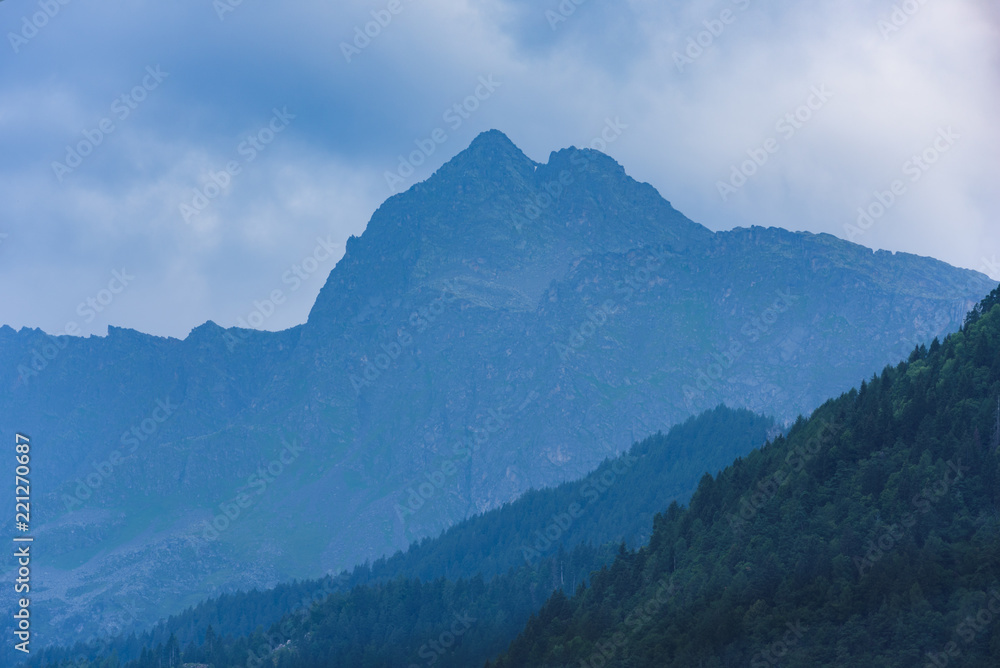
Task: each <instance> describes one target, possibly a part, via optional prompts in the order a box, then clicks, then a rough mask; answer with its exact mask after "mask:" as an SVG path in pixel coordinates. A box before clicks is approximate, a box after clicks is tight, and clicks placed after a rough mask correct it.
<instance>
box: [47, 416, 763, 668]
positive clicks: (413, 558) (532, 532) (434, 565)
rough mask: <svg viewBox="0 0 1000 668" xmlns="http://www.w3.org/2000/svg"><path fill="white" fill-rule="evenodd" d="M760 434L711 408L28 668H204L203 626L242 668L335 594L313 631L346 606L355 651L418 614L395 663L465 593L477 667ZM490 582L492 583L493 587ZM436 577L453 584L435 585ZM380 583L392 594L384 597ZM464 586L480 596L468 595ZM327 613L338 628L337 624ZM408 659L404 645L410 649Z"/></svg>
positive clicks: (759, 423)
mask: <svg viewBox="0 0 1000 668" xmlns="http://www.w3.org/2000/svg"><path fill="white" fill-rule="evenodd" d="M774 433H776V426H775V424H774V421H773V420H771V419H770V418H765V417H761V416H758V415H754V414H753V413H751V412H749V411H746V410H731V409H729V408H726V407H723V406H719V407H717V408H715V409H714V410H711V411H708V412H706V413H704V414H702V415H700V416H698V417H696V418H691V419H689V420H687V421H685V422H684V423H683V424H680V425H677V426H675V427H674V428H672V429H671V430H670V431H669V432H668V433H667V434H666V435H663V434H657V435H654V436H651V437H649V438H646V439H644V440H643V441H641V442H639V443H636V444H635V445H634V446H633V447H632V448H631V449H630V450H629V451H628V452H626V453H624V454H623V455H622V456H620V457H617V458H614V459H611V460H608V461H606V462H605V463H604V464H602V465H601V466H600V467H598V469H597V470H595V471H594V472H593V473H591V474H590V475H588V476H587V477H586V478H583V479H582V480H578V481H574V482H570V483H565V484H563V485H560V486H559V487H557V488H555V489H544V490H535V491H531V492H528V493H527V494H525V495H524V496H523V497H522V498H520V499H518V500H517V501H514V502H513V503H510V504H506V505H504V506H503V507H501V508H498V509H496V510H493V511H490V512H487V513H485V514H483V515H478V516H476V517H473V518H470V519H469V520H466V521H463V522H461V523H459V524H457V525H456V526H454V527H452V528H451V529H449V530H447V531H445V532H443V533H442V535H441V536H439V537H437V538H435V539H424V540H422V541H420V542H419V543H415V544H414V545H412V546H411V547H410V549H409V550H407V551H406V552H405V553H402V552H400V553H397V554H396V555H394V556H392V557H390V558H387V559H379V560H377V561H375V562H374V563H372V564H364V565H361V566H358V567H356V568H355V569H353V571H352V572H350V573H347V572H344V573H341V574H339V575H337V576H331V577H326V578H322V579H319V580H310V581H304V582H293V583H289V584H285V585H281V586H278V587H275V588H274V589H270V590H266V591H251V592H246V593H238V594H228V595H224V596H221V597H218V598H215V599H211V600H208V601H206V602H204V603H202V604H200V605H198V606H196V607H195V608H192V609H189V610H187V611H185V612H184V613H182V614H179V615H176V616H174V617H171V618H170V619H168V620H166V621H165V622H163V623H161V624H159V625H157V627H156V628H155V629H153V630H152V631H151V632H150V633H146V634H143V635H142V636H139V637H136V636H131V637H128V638H114V639H111V640H110V641H103V642H96V643H91V644H89V645H77V646H75V647H72V648H50V649H47V650H45V651H43V652H42V653H40V654H39V655H38V656H37V657H35V659H33V660H32V661H31V662H30V663H29V665H31V666H42V665H59V663H60V662H61V661H66V660H69V659H71V658H76V657H87V658H95V657H98V656H103V657H105V658H108V657H110V656H112V655H114V657H115V658H114V659H113V660H112V663H111V664H109V665H116V664H115V663H114V661H117V660H118V658H121V659H122V660H129V659H133V658H137V657H140V653H141V651H142V649H143V647H147V648H148V649H150V650H152V651H153V653H154V656H155V657H156V660H160V659H161V658H163V657H166V658H167V660H168V662H167V663H165V664H163V665H170V663H169V657H170V656H172V655H173V656H175V657H180V656H181V654H177V653H176V652H173V650H172V649H171V648H174V647H176V648H186V651H184V652H183V653H182V654H183V658H184V660H186V661H191V662H196V661H206V659H205V656H208V655H206V654H205V652H206V650H205V649H203V648H202V647H201V645H202V644H203V642H204V640H205V637H206V634H209V631H208V629H209V627H211V628H212V631H211V633H210V634H209V637H215V638H216V640H215V641H214V643H213V645H215V646H216V648H215V650H213V652H214V653H211V656H212V657H214V659H213V662H217V665H218V666H223V665H230V663H228V662H230V661H234V662H235V663H234V664H232V665H243V662H242V661H243V660H245V658H246V657H245V654H246V651H247V648H248V647H256V648H258V649H259V647H260V643H261V641H260V638H261V637H262V636H261V635H260V634H259V633H258V635H255V636H253V637H250V638H247V637H246V636H249V635H251V634H252V633H253V632H254V631H255V630H258V629H259V630H261V631H263V630H264V629H268V628H269V627H271V626H272V625H274V624H275V623H276V622H279V620H281V619H282V616H284V615H288V618H287V619H291V620H295V624H296V628H298V627H299V625H301V624H302V623H304V621H303V620H301V619H300V617H301V616H302V615H303V614H304V613H305V612H307V611H308V610H309V609H310V606H311V605H312V604H313V603H315V602H318V601H322V600H324V599H326V598H327V597H328V596H330V595H331V594H336V595H335V596H334V597H333V598H332V599H331V602H330V603H329V604H327V605H325V606H324V610H327V612H321V613H318V614H320V616H321V617H320V618H321V619H324V618H325V617H324V615H328V614H332V613H330V612H329V611H330V610H340V608H341V607H342V606H345V605H346V606H353V609H355V610H356V611H357V613H356V614H357V616H352V615H347V617H349V618H350V620H351V623H352V624H356V625H358V628H366V629H368V631H367V633H370V634H373V635H371V636H368V637H369V638H374V637H378V634H379V633H381V632H382V631H383V630H384V629H382V628H381V624H382V623H381V622H379V621H378V620H373V619H368V620H367V621H364V623H362V622H363V620H364V619H366V616H367V615H369V614H372V611H374V610H395V611H396V612H397V613H398V612H400V610H403V609H405V610H410V609H411V606H412V605H417V606H418V607H419V608H420V609H421V610H423V612H422V613H420V615H419V619H417V618H413V619H406V618H405V615H404V616H403V618H399V617H394V618H393V619H392V624H393V626H394V628H397V629H406V628H410V629H412V631H411V632H412V634H413V638H411V639H410V640H403V639H401V638H397V639H396V641H395V642H394V645H395V646H396V647H395V648H394V649H393V650H392V651H393V652H400V651H403V650H402V649H400V648H402V647H406V646H408V645H407V643H408V642H412V641H414V640H417V639H420V641H421V643H422V642H423V636H426V635H427V633H425V630H426V629H427V628H431V627H434V625H435V624H437V625H440V626H441V628H442V629H445V630H446V629H447V626H448V624H450V621H449V619H447V615H445V616H444V617H441V616H440V615H439V616H437V617H435V615H436V614H437V613H438V612H441V611H442V610H443V611H447V610H449V609H451V608H453V607H454V605H457V603H456V601H457V600H463V601H465V600H466V599H465V598H462V597H467V596H469V592H470V591H476V592H479V593H478V594H477V595H476V596H475V597H473V598H474V599H475V600H474V601H472V599H469V600H470V601H471V602H470V603H469V604H468V606H467V607H469V609H470V610H473V609H474V610H476V611H477V614H480V615H482V617H481V619H483V620H485V619H491V620H492V621H490V622H489V623H484V624H482V625H480V626H479V627H478V628H477V630H475V631H474V632H470V634H469V636H468V638H467V639H466V640H464V641H463V642H464V643H467V644H468V643H471V644H469V645H468V647H467V650H468V651H469V652H471V654H470V655H471V656H476V657H477V661H478V662H479V663H481V662H482V660H485V659H486V658H488V657H490V656H494V655H495V654H496V653H497V652H499V651H500V650H501V649H503V647H505V646H506V644H507V643H508V642H510V640H512V639H513V638H514V637H515V636H516V634H517V632H518V631H520V629H521V628H523V626H524V623H525V622H526V621H527V619H528V616H529V615H530V614H531V613H532V612H534V611H536V610H538V608H539V607H541V604H542V603H543V602H544V601H545V600H546V598H547V597H548V595H549V594H550V593H551V592H552V591H553V589H555V588H557V587H565V588H566V589H567V591H569V592H572V591H574V590H575V588H576V586H577V585H578V584H579V583H580V582H582V581H583V580H584V579H585V578H586V577H587V576H588V574H589V573H590V572H591V571H592V570H594V569H596V568H599V567H600V566H603V565H605V564H607V563H609V562H610V561H611V560H612V559H613V558H614V556H615V554H616V552H617V550H618V544H619V543H622V542H624V543H625V544H627V545H630V546H638V545H641V544H644V543H645V542H646V541H647V540H648V538H649V531H650V527H651V526H652V520H653V517H654V516H655V514H656V513H657V512H658V510H659V509H661V508H664V507H666V505H667V504H669V503H670V502H671V501H673V500H679V501H681V502H684V501H686V500H687V499H688V498H690V496H691V494H692V493H693V492H694V490H695V488H696V487H697V484H698V480H699V479H700V478H701V476H702V475H703V474H704V472H705V471H712V472H716V471H719V470H721V469H722V468H723V467H725V466H726V465H727V464H728V463H730V462H731V461H732V460H733V459H734V458H736V457H739V456H741V455H744V454H746V453H748V452H750V451H751V450H753V449H754V448H756V447H759V446H760V445H762V444H763V443H764V442H765V441H766V439H767V437H768V436H773V435H774ZM595 546H596V547H595ZM501 575H502V576H504V577H503V578H501V579H500V581H498V582H494V581H493V580H494V578H495V577H496V576H501ZM404 578H405V580H403V579H404ZM442 578H447V579H448V580H451V581H462V580H464V581H462V582H458V583H457V584H454V585H452V584H447V585H445V584H443V580H442ZM389 581H393V584H391V585H388V584H385V583H387V582H389ZM477 582H478V583H481V584H482V583H487V584H486V585H484V586H482V587H480V588H478V589H477V588H476V587H477V586H478V585H476V583H477ZM421 583H424V584H421ZM362 585H372V586H371V587H363V586H362ZM468 587H472V589H469V588H468ZM348 592H350V593H349V594H348ZM455 597H458V598H455ZM404 600H405V601H407V603H406V604H405V605H403V607H402V608H400V609H399V610H397V609H396V607H395V605H396V603H397V602H399V601H404ZM359 601H363V602H364V603H363V604H362V603H359ZM417 602H419V603H417ZM500 610H502V611H505V613H504V615H503V616H502V618H491V617H489V615H491V614H493V613H496V612H497V611H500ZM337 614H338V615H343V613H342V611H340V612H338V613H337ZM435 620H437V621H435ZM317 623H318V622H317ZM284 626H287V624H286V622H284V621H281V622H279V623H278V624H277V625H276V627H275V629H278V630H280V629H282V628H283V627H284ZM441 632H442V631H441V630H439V631H438V633H441ZM318 637H319V638H320V640H317V641H316V642H317V643H318V644H319V645H320V646H321V647H323V648H324V651H325V652H326V654H329V655H335V656H345V657H347V656H354V654H352V653H351V652H350V651H348V649H349V648H348V646H346V645H342V644H341V643H343V642H344V638H343V637H339V636H338V637H331V638H329V639H328V640H326V641H324V640H322V638H323V637H324V634H323V633H320V634H319V636H318ZM324 643H326V644H324ZM270 644H271V645H274V646H277V644H280V643H270ZM362 644H364V643H362ZM189 646H190V647H189ZM158 647H159V649H157V648H158ZM380 647H381V645H380ZM419 647H420V644H419V643H418V644H417V645H416V647H415V648H414V649H417V650H418V649H419ZM470 648H472V649H470ZM384 649H386V648H384V647H383V648H382V649H380V650H379V651H383V650H384ZM473 650H474V651H473ZM240 656H243V660H240ZM379 656H383V655H381V654H380V655H379ZM385 656H392V657H396V654H391V655H385ZM456 656H461V657H465V658H468V656H469V655H466V654H459V655H456ZM143 665H147V664H143ZM152 665H156V664H152ZM345 665H350V664H345ZM442 665H447V664H442ZM454 665H463V664H462V663H458V664H454Z"/></svg>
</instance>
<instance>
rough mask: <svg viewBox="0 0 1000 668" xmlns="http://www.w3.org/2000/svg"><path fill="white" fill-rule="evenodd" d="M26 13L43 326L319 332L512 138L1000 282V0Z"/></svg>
mask: <svg viewBox="0 0 1000 668" xmlns="http://www.w3.org/2000/svg"><path fill="white" fill-rule="evenodd" d="M0 32H2V34H3V43H2V44H0V324H6V325H10V326H12V327H14V328H15V329H19V328H21V327H39V328H41V329H43V330H45V331H47V332H50V333H54V334H61V333H64V332H70V333H76V332H79V333H81V334H87V335H90V334H95V335H104V334H105V333H106V331H107V327H108V325H114V326H120V327H130V328H133V329H137V330H140V331H143V332H148V333H151V334H156V335H160V336H174V337H178V338H183V337H185V336H187V334H188V333H189V332H190V330H191V329H192V328H194V327H196V326H198V325H200V324H202V323H204V322H205V321H207V320H213V321H215V322H216V323H218V324H220V325H223V326H227V327H228V326H237V325H248V324H253V326H256V327H259V328H262V329H269V330H279V329H284V328H287V327H291V326H294V325H296V324H298V323H301V322H304V321H305V319H306V316H307V314H308V312H309V309H310V307H311V306H312V303H313V301H314V300H315V298H316V295H317V294H318V292H319V289H320V288H321V287H322V284H323V282H324V281H325V280H326V276H327V275H328V274H329V272H330V270H332V268H333V266H334V265H335V263H336V261H337V260H338V259H339V258H340V257H341V256H342V254H343V251H344V243H345V242H346V240H347V239H348V237H350V236H351V235H360V234H361V233H362V232H363V231H364V228H365V225H366V224H367V221H368V219H369V218H370V217H371V214H372V213H373V212H374V211H375V209H376V208H377V207H378V206H379V205H380V204H381V202H382V201H384V200H385V199H386V198H387V197H389V196H390V195H392V194H394V193H395V192H399V191H401V190H405V189H406V188H408V187H410V186H411V185H413V184H414V183H416V182H418V181H420V180H423V179H426V178H427V177H429V176H430V175H431V174H432V173H433V172H434V170H435V169H437V168H438V167H440V165H441V164H443V163H444V162H445V161H447V160H448V159H450V158H451V157H453V156H454V155H455V154H457V153H458V152H460V151H461V150H463V149H464V148H466V147H467V146H468V144H469V142H471V141H472V139H473V138H474V137H475V136H476V135H477V134H479V133H480V132H482V131H485V130H488V129H491V128H496V129H499V130H501V131H503V132H504V133H506V134H507V136H509V137H510V138H511V140H512V141H514V143H515V144H517V145H518V146H519V147H520V148H521V149H522V150H523V151H524V152H525V153H526V154H527V155H528V156H529V157H530V158H532V159H534V160H536V161H539V162H545V161H547V159H548V156H549V154H550V153H551V152H552V151H555V150H558V149H561V148H565V147H568V146H577V147H594V148H598V149H600V150H603V151H604V152H605V153H607V154H609V155H611V156H612V157H613V158H615V159H616V160H617V161H618V162H619V163H620V164H622V165H623V166H624V167H625V169H626V171H627V172H628V173H629V174H630V175H631V176H632V177H634V178H636V179H637V180H639V181H645V182H648V183H650V184H652V185H653V186H654V187H656V188H657V190H658V191H659V192H660V193H661V195H663V197H664V198H666V199H667V200H669V201H670V202H671V203H672V204H673V205H674V207H676V208H677V209H679V210H680V211H681V212H683V213H684V214H686V215H687V216H688V217H689V218H691V219H693V220H695V221H697V222H699V223H701V224H703V225H705V226H707V227H709V228H711V229H713V230H725V229H731V228H733V227H740V226H742V227H747V226H750V225H764V226H778V227H784V228H787V229H791V230H807V231H811V232H817V233H818V232H826V233H830V234H833V235H836V236H838V237H841V238H845V239H849V240H852V241H854V242H856V243H860V244H863V245H865V246H868V247H871V248H882V249H887V250H892V251H902V252H909V253H916V254H919V255H926V256H933V257H936V258H939V259H941V260H944V261H946V262H948V263H950V264H953V265H956V266H961V267H968V268H971V269H976V270H980V271H983V272H984V273H987V274H989V275H991V276H992V277H993V278H996V279H998V280H1000V224H998V222H1000V221H998V220H997V214H998V212H1000V187H997V181H998V176H1000V174H998V171H1000V170H998V166H997V158H998V156H1000V124H998V123H997V118H998V117H1000V114H998V102H1000V5H998V3H996V2H995V0H947V1H946V0H907V1H906V2H892V1H890V0H836V1H834V0H822V1H820V2H811V3H787V2H770V3H765V2H761V1H758V0H715V1H702V0H696V1H691V2H669V3H668V2H662V1H654V0H631V1H629V0H605V1H603V2H602V1H600V0H561V1H560V0H540V1H539V0H532V1H531V2H529V1H528V0H481V1H479V2H464V1H462V0H448V1H440V0H368V1H365V2H357V1H353V0H338V2H336V3H334V2H328V3H321V2H312V1H308V0H303V1H301V2H293V3H280V4H279V3H265V2H263V1H262V0H184V1H182V2H177V3H151V2H139V1H138V0H131V1H125V0H106V1H104V2H101V3H83V2H80V1H79V0H76V1H74V0H2V1H0ZM456 105H457V107H456ZM432 137H436V139H437V141H434V139H432ZM272 300H273V301H272ZM255 313H256V314H257V315H256V316H253V317H251V316H252V315H253V314H255Z"/></svg>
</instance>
